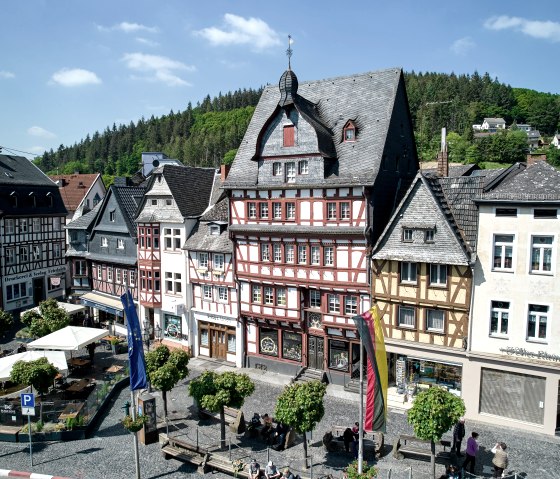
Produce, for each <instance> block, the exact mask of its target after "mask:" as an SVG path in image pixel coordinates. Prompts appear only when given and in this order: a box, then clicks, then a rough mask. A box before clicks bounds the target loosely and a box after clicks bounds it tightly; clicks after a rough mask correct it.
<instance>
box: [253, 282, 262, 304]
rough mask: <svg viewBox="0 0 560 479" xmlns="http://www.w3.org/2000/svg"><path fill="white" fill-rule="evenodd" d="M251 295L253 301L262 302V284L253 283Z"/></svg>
mask: <svg viewBox="0 0 560 479" xmlns="http://www.w3.org/2000/svg"><path fill="white" fill-rule="evenodd" d="M251 296H252V301H253V303H260V302H261V301H262V297H261V287H260V285H258V284H253V285H252V286H251Z"/></svg>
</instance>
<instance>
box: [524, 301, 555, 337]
mask: <svg viewBox="0 0 560 479" xmlns="http://www.w3.org/2000/svg"><path fill="white" fill-rule="evenodd" d="M531 307H533V308H535V307H537V308H546V311H533V315H534V316H535V333H534V335H533V336H530V335H529V324H530V322H531V316H532V314H531V312H532V311H531ZM550 319H551V314H550V306H549V305H546V304H529V306H528V308H527V341H529V342H538V343H546V342H547V341H548V336H549V334H548V325H549V324H550ZM543 320H544V323H545V331H544V337H540V334H539V332H540V326H541V322H542V321H543Z"/></svg>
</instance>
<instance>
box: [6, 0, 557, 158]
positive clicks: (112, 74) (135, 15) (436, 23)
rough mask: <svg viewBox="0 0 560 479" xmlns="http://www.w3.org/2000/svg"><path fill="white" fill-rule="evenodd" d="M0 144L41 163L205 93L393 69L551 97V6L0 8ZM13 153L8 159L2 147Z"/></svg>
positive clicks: (128, 4) (103, 4) (116, 3)
mask: <svg viewBox="0 0 560 479" xmlns="http://www.w3.org/2000/svg"><path fill="white" fill-rule="evenodd" d="M0 5H1V7H2V9H1V11H2V17H3V22H2V28H0V60H1V61H0V105H1V109H2V113H1V115H0V146H3V147H4V152H8V150H7V149H6V148H11V149H16V150H21V151H24V152H30V153H34V154H40V153H42V152H43V151H44V150H45V149H50V148H53V149H55V150H56V149H57V148H58V146H59V145H60V144H64V145H70V144H73V143H74V142H78V141H80V140H81V139H83V138H85V136H86V135H87V134H88V133H89V134H93V133H94V132H95V131H96V130H98V131H100V132H101V131H103V130H104V129H105V127H107V126H111V125H112V124H113V123H117V124H119V123H129V122H130V121H131V120H132V121H134V122H136V121H137V120H138V119H139V118H141V117H142V116H144V117H146V118H149V117H150V116H151V115H154V116H156V117H157V116H161V115H163V114H166V113H168V112H169V111H170V110H171V109H173V110H174V111H178V110H184V109H185V107H186V105H187V103H188V102H189V101H191V102H192V103H193V105H194V104H196V102H197V101H201V100H202V99H203V98H204V97H205V96H206V94H210V95H211V96H214V95H217V94H218V93H219V92H220V91H221V92H227V91H230V90H236V89H238V88H248V87H252V88H258V87H259V86H261V85H266V84H267V83H276V82H277V81H278V79H279V77H280V75H281V74H282V72H283V71H284V70H285V69H286V67H287V58H286V54H285V51H286V49H287V43H288V40H287V36H288V34H290V35H291V36H292V37H293V44H292V48H293V57H292V69H293V70H294V71H295V73H296V74H297V76H298V78H299V79H300V81H301V80H313V79H320V78H327V77H334V76H340V75H348V74H352V73H360V72H366V71H370V70H377V69H382V68H388V67H394V66H400V67H403V68H404V70H405V71H408V72H409V71H412V70H414V71H416V72H419V71H422V72H425V71H436V72H444V73H450V72H455V73H457V74H460V73H473V72H474V71H475V70H476V71H478V72H479V73H481V74H482V73H484V72H488V73H490V75H491V76H492V77H497V78H498V79H499V80H500V81H501V82H504V83H508V84H510V85H512V86H514V87H523V88H532V89H535V90H538V91H544V92H552V93H560V75H559V73H560V66H559V63H558V53H559V51H560V50H559V49H560V14H559V13H558V12H559V10H558V6H557V4H556V2H553V1H552V0H534V1H533V2H532V3H531V7H530V8H529V7H528V5H529V4H528V3H527V2H526V1H523V2H521V1H517V0H513V1H501V2H465V1H462V2H458V1H453V0H446V1H440V0H421V1H419V0H411V1H392V2H388V1H384V2H380V1H372V0H370V1H366V0H363V1H362V0H354V1H352V2H348V3H345V2H340V1H331V0H307V1H303V0H282V1H277V2H271V1H264V0H254V1H252V0H246V1H233V0H229V1H225V0H223V1H215V0H207V1H205V2H200V1H198V2H194V1H186V0H183V1H181V0H157V1H155V0H154V1H152V0H134V1H132V0H94V1H86V0H24V1H16V0H0ZM12 151H13V150H12Z"/></svg>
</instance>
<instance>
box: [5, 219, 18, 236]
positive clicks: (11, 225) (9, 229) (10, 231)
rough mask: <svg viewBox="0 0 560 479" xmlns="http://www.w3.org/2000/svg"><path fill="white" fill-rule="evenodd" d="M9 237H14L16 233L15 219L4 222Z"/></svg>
mask: <svg viewBox="0 0 560 479" xmlns="http://www.w3.org/2000/svg"><path fill="white" fill-rule="evenodd" d="M4 227H5V229H6V234H7V235H13V234H14V233H15V231H16V227H15V221H14V219H13V218H7V219H6V220H5V222H4Z"/></svg>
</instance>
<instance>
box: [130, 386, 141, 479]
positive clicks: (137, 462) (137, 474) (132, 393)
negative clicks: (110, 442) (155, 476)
mask: <svg viewBox="0 0 560 479" xmlns="http://www.w3.org/2000/svg"><path fill="white" fill-rule="evenodd" d="M130 400H131V402H132V406H131V407H132V411H131V413H130V416H131V417H132V420H133V421H134V420H135V419H136V398H135V395H134V391H130ZM132 438H133V444H134V461H135V463H136V479H140V458H139V457H138V433H137V432H133V433H132Z"/></svg>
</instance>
